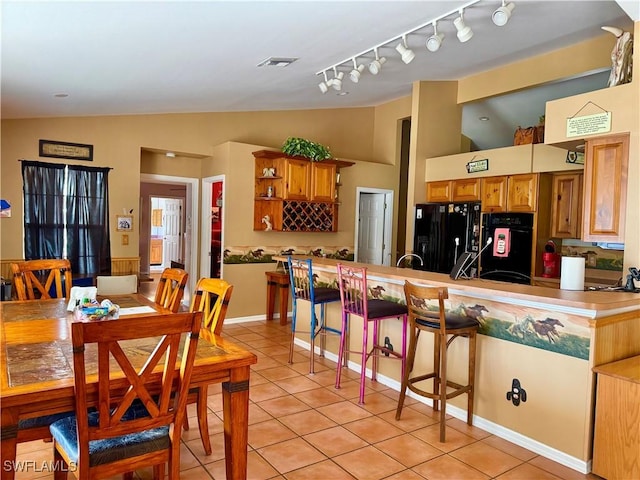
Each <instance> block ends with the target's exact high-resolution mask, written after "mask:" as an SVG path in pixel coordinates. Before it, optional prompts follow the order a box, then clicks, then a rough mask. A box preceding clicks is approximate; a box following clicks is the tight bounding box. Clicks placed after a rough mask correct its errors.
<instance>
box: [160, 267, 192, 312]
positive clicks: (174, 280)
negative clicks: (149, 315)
mask: <svg viewBox="0 0 640 480" xmlns="http://www.w3.org/2000/svg"><path fill="white" fill-rule="evenodd" d="M188 279H189V274H188V273H187V272H185V271H184V270H183V269H181V268H165V269H164V271H163V272H162V274H161V275H160V280H158V288H157V290H156V296H155V299H154V301H155V303H157V304H158V305H160V306H162V307H164V308H168V309H169V310H171V311H172V312H173V313H177V312H178V310H179V309H180V302H182V297H183V296H184V289H185V287H186V285H187V280H188Z"/></svg>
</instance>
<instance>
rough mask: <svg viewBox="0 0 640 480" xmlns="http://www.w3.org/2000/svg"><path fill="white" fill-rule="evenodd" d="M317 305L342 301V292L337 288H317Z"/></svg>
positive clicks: (315, 294) (315, 290)
mask: <svg viewBox="0 0 640 480" xmlns="http://www.w3.org/2000/svg"><path fill="white" fill-rule="evenodd" d="M313 294H314V297H313V298H314V299H315V302H316V303H328V302H337V301H340V290H338V289H337V288H327V287H316V288H314V289H313Z"/></svg>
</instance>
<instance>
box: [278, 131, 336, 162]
mask: <svg viewBox="0 0 640 480" xmlns="http://www.w3.org/2000/svg"><path fill="white" fill-rule="evenodd" d="M282 152H283V153H286V154H287V155H291V156H294V157H305V158H308V159H309V160H311V161H312V162H320V161H322V160H327V159H329V158H331V152H330V151H329V148H327V147H325V146H324V145H321V144H319V143H316V142H312V141H310V140H306V139H304V138H298V137H289V138H287V139H286V140H285V142H284V144H283V145H282Z"/></svg>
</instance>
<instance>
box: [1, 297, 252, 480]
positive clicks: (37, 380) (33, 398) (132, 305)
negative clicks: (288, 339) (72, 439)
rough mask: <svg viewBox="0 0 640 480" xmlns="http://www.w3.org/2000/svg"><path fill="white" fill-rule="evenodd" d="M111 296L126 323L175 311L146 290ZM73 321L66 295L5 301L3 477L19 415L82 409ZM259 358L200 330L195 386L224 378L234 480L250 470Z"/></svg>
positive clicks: (9, 468) (7, 475) (10, 473)
mask: <svg viewBox="0 0 640 480" xmlns="http://www.w3.org/2000/svg"><path fill="white" fill-rule="evenodd" d="M109 299H110V300H111V301H112V302H113V303H114V304H116V305H118V306H119V307H120V319H121V320H122V321H123V322H125V321H126V319H127V317H128V316H129V317H130V315H157V314H158V313H167V314H170V313H171V312H170V311H168V310H165V309H164V308H162V307H160V306H158V305H156V304H155V303H154V302H152V301H151V300H149V299H147V298H146V297H144V296H143V295H140V294H131V295H118V296H115V295H114V296H110V297H109ZM73 321H74V317H73V314H72V313H71V312H68V311H67V301H66V300H65V299H48V300H30V301H13V302H0V370H1V372H0V416H1V422H0V437H1V444H0V460H1V463H0V478H1V479H2V480H8V479H13V478H14V475H15V469H16V465H17V464H16V446H17V436H18V421H19V420H22V419H27V418H32V417H39V416H43V415H52V414H56V413H63V412H68V411H73V409H74V405H75V397H74V380H73V368H72V366H73V358H72V355H73V354H72V346H71V333H70V332H71V330H70V324H71V322H73ZM98 321H99V320H98ZM256 361H257V358H256V356H255V355H254V354H253V353H251V352H248V351H246V350H244V349H242V348H240V347H239V346H237V345H235V344H233V343H232V342H229V341H226V340H225V339H223V338H221V337H220V336H218V335H215V334H213V333H212V332H210V331H209V330H207V329H204V328H203V329H201V330H200V339H199V341H198V350H197V353H196V360H195V364H194V368H193V374H192V377H191V384H192V385H201V384H212V383H222V403H223V415H224V418H223V421H224V448H225V466H226V473H227V478H228V479H230V480H231V479H233V480H240V479H244V478H246V476H247V435H248V420H249V418H248V417H249V413H248V410H249V376H250V370H251V368H250V367H251V365H253V364H254V363H256ZM176 375H177V371H176ZM158 376H159V375H158ZM158 381H159V378H158ZM94 390H95V389H94ZM93 400H95V401H97V396H96V398H95V399H93ZM90 406H91V405H90ZM52 448H53V447H52ZM25 465H30V464H29V462H25ZM31 466H32V467H33V468H36V467H37V465H31Z"/></svg>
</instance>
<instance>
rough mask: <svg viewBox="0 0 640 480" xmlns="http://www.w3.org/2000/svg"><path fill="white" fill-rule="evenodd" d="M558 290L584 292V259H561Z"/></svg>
mask: <svg viewBox="0 0 640 480" xmlns="http://www.w3.org/2000/svg"><path fill="white" fill-rule="evenodd" d="M560 288H561V289H562V290H584V257H562V267H561V269H560Z"/></svg>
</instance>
